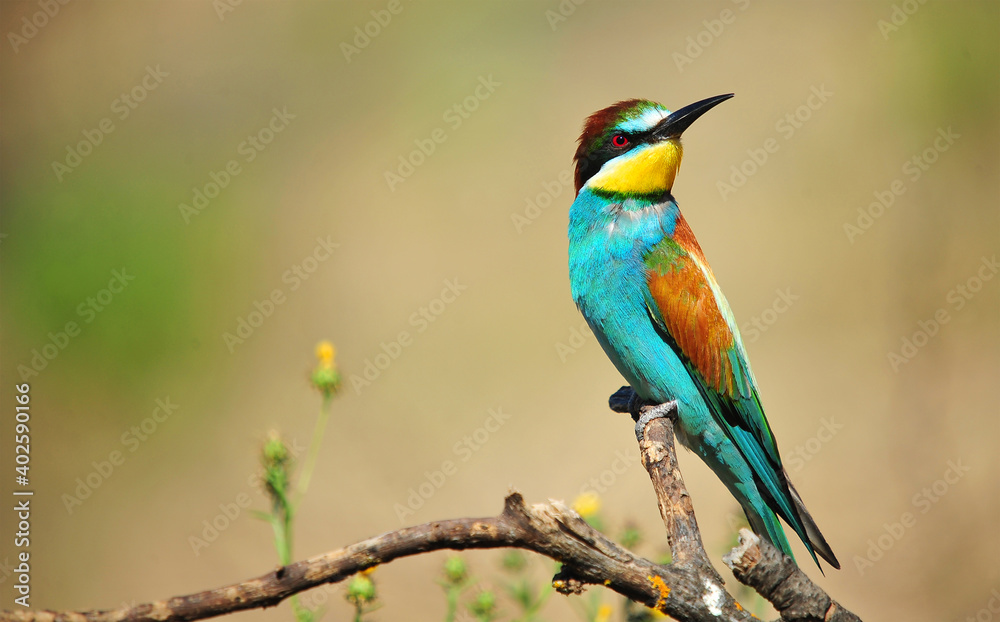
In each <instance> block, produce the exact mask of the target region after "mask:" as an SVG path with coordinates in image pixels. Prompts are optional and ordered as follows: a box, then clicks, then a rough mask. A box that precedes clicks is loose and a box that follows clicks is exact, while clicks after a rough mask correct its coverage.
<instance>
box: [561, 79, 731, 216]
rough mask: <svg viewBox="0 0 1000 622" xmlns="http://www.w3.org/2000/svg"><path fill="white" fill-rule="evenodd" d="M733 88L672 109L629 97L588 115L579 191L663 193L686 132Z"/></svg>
mask: <svg viewBox="0 0 1000 622" xmlns="http://www.w3.org/2000/svg"><path fill="white" fill-rule="evenodd" d="M730 97H732V94H731V93H730V94H728V95H717V96H715V97H710V98H708V99H703V100H702V101H700V102H696V103H694V104H691V105H690V106H685V107H683V108H681V109H680V110H678V111H676V112H670V111H669V110H667V109H666V108H664V107H663V106H662V105H660V104H658V103H656V102H651V101H648V100H645V99H628V100H625V101H620V102H618V103H617V104H614V105H612V106H608V107H607V108H605V109H603V110H599V111H597V112H595V113H594V114H592V115H590V116H589V117H588V118H587V121H586V122H585V123H584V126H583V134H581V135H580V146H579V147H578V148H577V150H576V156H575V158H574V160H575V161H576V192H577V194H579V193H580V189H581V188H583V187H584V186H585V185H586V186H587V187H588V188H590V189H592V190H594V191H595V192H598V193H601V194H608V195H614V196H618V197H643V196H652V195H655V196H661V195H663V194H664V193H666V192H669V191H670V189H671V188H672V187H673V185H674V177H676V176H677V169H678V168H680V165H681V155H682V153H683V150H682V149H681V133H682V132H684V130H686V129H687V128H688V127H689V126H690V125H691V124H692V123H694V121H695V120H696V119H697V118H698V117H700V116H701V115H703V114H705V113H706V112H708V111H709V110H710V109H711V108H713V107H715V106H716V105H718V104H721V103H722V102H724V101H726V100H727V99H729V98H730Z"/></svg>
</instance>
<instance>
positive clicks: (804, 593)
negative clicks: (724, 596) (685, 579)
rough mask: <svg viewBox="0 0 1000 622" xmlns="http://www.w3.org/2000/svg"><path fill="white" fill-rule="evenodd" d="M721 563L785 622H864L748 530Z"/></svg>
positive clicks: (789, 560)
mask: <svg viewBox="0 0 1000 622" xmlns="http://www.w3.org/2000/svg"><path fill="white" fill-rule="evenodd" d="M722 561H724V562H725V563H726V565H727V566H729V567H730V568H731V569H732V570H733V575H734V576H735V577H736V578H737V580H739V581H740V582H741V583H743V584H744V585H748V586H750V587H752V588H753V589H755V590H757V593H758V594H760V595H761V596H763V597H764V598H766V599H767V600H769V601H771V603H772V604H774V607H775V609H777V610H778V611H779V612H781V619H782V620H785V621H786V622H861V618H859V617H858V616H856V615H855V614H853V613H851V612H850V611H848V610H847V609H844V607H843V606H841V604H840V603H838V602H836V601H835V600H833V599H832V598H830V597H829V596H828V595H827V594H826V592H824V591H823V590H822V589H820V588H819V586H817V585H816V584H815V583H813V582H812V581H811V580H810V579H809V577H807V576H806V574H805V573H804V572H802V569H801V568H799V567H798V566H797V565H796V564H795V562H794V561H792V559H791V558H790V557H788V556H786V555H783V554H782V553H781V552H780V551H778V549H776V548H774V547H773V546H771V545H770V544H769V543H767V542H764V541H762V540H761V539H760V538H759V537H757V534H755V533H753V532H752V531H750V530H749V529H741V530H740V546H738V547H736V548H734V549H733V550H732V551H731V552H729V553H728V554H727V555H725V556H723V558H722Z"/></svg>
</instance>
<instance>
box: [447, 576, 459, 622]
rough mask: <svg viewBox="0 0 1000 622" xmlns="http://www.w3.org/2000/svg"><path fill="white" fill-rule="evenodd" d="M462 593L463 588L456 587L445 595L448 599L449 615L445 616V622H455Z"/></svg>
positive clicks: (449, 589)
mask: <svg viewBox="0 0 1000 622" xmlns="http://www.w3.org/2000/svg"><path fill="white" fill-rule="evenodd" d="M461 593H462V588H461V587H459V586H457V585H455V586H451V587H449V588H448V589H447V590H446V591H445V594H446V595H447V599H448V613H447V614H445V616H444V619H445V622H455V615H456V614H457V613H458V597H459V595H460V594H461Z"/></svg>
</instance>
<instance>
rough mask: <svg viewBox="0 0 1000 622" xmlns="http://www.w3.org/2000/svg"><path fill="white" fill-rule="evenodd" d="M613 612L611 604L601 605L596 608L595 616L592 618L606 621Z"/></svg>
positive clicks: (596, 620)
mask: <svg viewBox="0 0 1000 622" xmlns="http://www.w3.org/2000/svg"><path fill="white" fill-rule="evenodd" d="M613 612H614V610H613V609H611V605H601V606H600V607H599V608H598V609H597V617H595V618H594V622H608V620H610V619H611V614H612V613H613Z"/></svg>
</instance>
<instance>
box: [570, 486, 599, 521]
mask: <svg viewBox="0 0 1000 622" xmlns="http://www.w3.org/2000/svg"><path fill="white" fill-rule="evenodd" d="M573 509H574V510H576V513H577V514H579V515H580V516H582V517H583V518H590V517H591V516H594V515H595V514H597V513H598V512H600V511H601V498H600V497H599V496H597V493H596V492H585V493H583V494H582V495H580V496H578V497H577V498H576V499H574V500H573Z"/></svg>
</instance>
